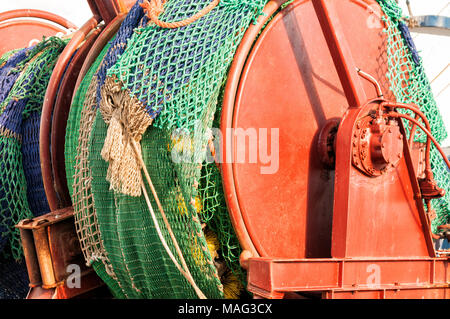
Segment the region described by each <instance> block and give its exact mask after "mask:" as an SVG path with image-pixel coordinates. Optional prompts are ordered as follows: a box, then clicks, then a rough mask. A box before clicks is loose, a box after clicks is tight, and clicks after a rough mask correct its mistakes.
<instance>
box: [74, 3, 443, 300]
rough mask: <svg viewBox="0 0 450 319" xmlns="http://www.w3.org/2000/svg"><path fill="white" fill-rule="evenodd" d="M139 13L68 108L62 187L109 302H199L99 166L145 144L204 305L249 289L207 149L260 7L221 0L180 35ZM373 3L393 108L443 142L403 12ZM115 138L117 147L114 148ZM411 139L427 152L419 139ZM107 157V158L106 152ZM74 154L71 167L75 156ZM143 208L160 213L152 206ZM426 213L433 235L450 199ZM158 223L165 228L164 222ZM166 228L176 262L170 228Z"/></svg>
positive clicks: (169, 8)
mask: <svg viewBox="0 0 450 319" xmlns="http://www.w3.org/2000/svg"><path fill="white" fill-rule="evenodd" d="M141 2H142V1H138V2H137V3H136V5H135V6H134V7H133V9H132V10H131V12H130V14H129V15H128V16H127V18H126V20H125V22H124V24H123V25H122V27H121V28H120V30H119V32H118V34H117V36H116V38H115V39H114V40H113V41H111V43H110V44H109V45H108V47H107V48H105V49H104V51H103V53H102V55H101V56H100V57H99V58H98V59H97V61H96V62H95V64H94V66H93V67H92V68H91V70H90V71H89V73H88V75H87V76H86V77H85V79H84V80H83V83H82V85H81V86H80V89H79V90H78V92H77V96H76V98H75V101H76V102H75V104H74V105H73V110H72V109H71V116H70V119H71V120H70V121H72V120H73V121H75V122H76V123H75V124H74V126H72V129H71V131H72V132H79V135H77V134H75V135H77V139H76V140H72V142H70V143H68V144H67V143H66V144H67V145H68V146H66V158H67V159H68V160H69V162H70V163H72V164H73V165H66V167H67V168H68V173H67V175H68V177H70V178H71V176H72V175H74V176H75V178H74V179H70V181H71V183H72V185H71V186H73V193H72V197H73V199H74V201H73V202H74V205H75V211H76V216H77V217H76V224H77V231H78V234H79V237H80V241H81V243H82V247H83V251H84V252H85V257H86V260H87V261H88V263H90V264H92V265H93V267H94V269H95V270H96V271H97V273H98V274H99V275H100V277H102V278H103V279H104V280H105V281H106V282H107V284H108V286H109V287H110V289H111V290H112V292H113V294H114V295H115V296H116V297H119V298H195V297H196V294H195V292H194V290H193V289H192V287H191V286H190V285H189V283H188V282H187V281H186V280H185V278H184V277H183V276H182V275H181V274H180V272H179V271H178V270H177V269H176V267H175V265H174V264H173V263H172V261H171V260H170V259H169V257H168V255H167V253H166V251H165V250H164V248H163V246H162V244H161V241H160V239H159V238H158V236H157V231H156V229H155V226H154V224H153V222H152V220H151V218H150V214H149V209H148V207H147V204H146V202H145V201H144V199H143V197H142V196H135V195H133V194H129V193H127V188H124V187H122V186H123V185H122V184H121V183H125V180H132V179H133V178H135V176H134V175H133V176H132V177H133V178H130V176H131V175H126V174H124V175H123V176H122V177H119V179H120V178H122V179H123V180H122V181H120V182H119V183H117V184H116V185H114V183H113V179H114V178H115V175H114V172H113V171H114V169H117V170H118V171H119V172H120V170H119V169H118V168H117V167H119V168H120V165H117V161H116V159H119V160H121V159H123V158H125V156H124V157H123V158H121V157H120V156H119V157H118V158H113V157H110V161H109V162H107V161H105V156H104V154H105V145H106V141H108V140H110V141H113V142H115V143H118V144H120V143H121V142H123V141H125V142H124V143H122V144H125V145H122V146H121V147H122V148H120V149H119V150H120V152H123V153H126V152H127V151H128V150H127V147H128V146H127V145H126V144H127V142H126V138H129V136H132V138H135V139H136V141H138V142H140V145H141V153H142V157H143V159H144V162H145V164H146V167H147V169H148V171H149V174H150V177H151V179H152V181H153V184H154V186H155V189H156V192H157V194H158V197H159V199H160V201H161V204H162V206H163V208H164V211H165V213H166V215H167V217H168V219H169V223H170V225H171V227H172V228H173V231H174V233H175V237H176V239H177V242H178V243H179V245H180V248H181V251H182V253H183V256H184V258H185V259H186V262H187V264H188V267H189V270H190V271H191V273H192V275H193V277H194V280H195V282H196V283H197V285H198V286H199V287H200V289H201V290H202V291H203V292H204V293H205V294H206V295H207V297H210V298H220V297H224V296H225V297H227V298H235V297H238V296H239V295H240V290H241V289H242V286H244V285H245V272H244V271H243V270H242V268H241V267H240V265H239V255H240V252H241V247H240V245H239V242H238V240H237V237H236V235H235V233H234V230H233V227H232V225H231V221H230V218H229V216H228V211H227V208H226V203H225V198H224V194H223V191H222V184H221V183H222V182H221V176H220V172H219V170H218V168H217V166H216V165H215V163H213V162H212V161H211V156H210V154H209V149H208V145H209V143H210V142H211V139H212V138H211V131H210V130H211V128H212V127H217V123H218V120H219V118H220V108H219V107H218V106H219V105H221V102H222V93H223V88H224V84H225V82H226V74H227V71H228V68H229V66H230V63H231V61H232V59H233V56H234V53H235V50H236V47H237V46H238V44H239V42H240V40H241V38H242V36H243V34H244V32H245V30H246V29H247V27H248V26H249V24H250V23H251V22H252V21H253V20H254V19H255V18H257V17H258V15H259V14H260V13H261V10H262V8H263V5H264V3H265V1H262V0H261V1H257V0H254V1H250V0H247V1H226V0H223V1H221V2H220V4H219V6H218V7H216V8H215V9H213V10H212V11H211V12H210V13H209V14H207V15H206V16H204V17H203V18H201V19H199V20H197V21H196V22H194V23H192V24H190V25H188V26H186V27H182V28H176V29H163V28H160V27H158V26H155V25H154V24H152V23H150V24H148V25H147V22H148V19H146V17H145V16H144V15H143V10H142V8H140V6H139V4H140V3H141ZM379 3H380V5H381V7H382V9H383V10H384V12H385V13H386V16H384V17H383V18H382V19H383V21H385V23H386V29H385V32H386V33H387V35H388V43H387V50H388V60H389V61H388V63H389V72H388V74H387V76H388V79H389V81H390V84H391V87H390V89H391V90H392V92H393V93H394V95H395V97H396V99H397V100H398V101H399V102H404V103H415V104H417V105H419V106H420V107H421V110H422V111H423V112H424V113H425V114H426V115H427V117H428V118H429V120H430V123H431V126H432V132H433V134H434V136H435V137H436V138H437V139H438V140H439V141H440V140H442V139H444V138H445V137H446V132H445V128H444V124H443V120H442V117H441V116H440V115H439V112H438V109H437V106H436V103H435V102H434V99H433V96H432V94H431V90H430V87H429V82H428V80H427V79H426V76H425V73H424V71H423V67H422V64H421V60H420V57H419V55H418V54H417V51H416V50H415V48H414V46H413V43H412V41H410V38H409V33H408V30H407V28H406V26H405V25H403V24H402V22H401V20H400V17H401V12H400V11H399V9H398V6H397V5H396V4H395V2H394V1H382V0H380V1H379ZM208 4H209V1H208V0H202V1H188V0H169V1H167V2H166V3H165V6H164V12H163V13H162V14H161V15H160V19H161V20H164V21H167V22H170V21H179V20H182V19H185V18H187V17H190V16H192V15H194V14H195V13H197V12H198V11H199V10H201V9H203V8H204V7H205V6H206V5H208ZM105 50H106V51H107V53H106V54H105V53H104V52H105ZM103 54H105V55H104V57H103ZM96 70H98V71H96ZM94 73H95V75H94ZM117 87H119V88H120V89H117ZM117 101H121V102H123V103H116V102H117ZM105 105H106V106H105ZM108 107H110V108H109V109H108ZM127 107H129V109H126V108H127ZM136 110H138V111H136ZM72 111H73V114H72ZM131 111H133V112H135V111H136V117H135V118H130V116H129V112H131ZM108 112H109V113H108ZM127 112H128V113H127ZM72 116H73V117H72ZM149 119H150V120H149ZM141 120H142V122H139V121H141ZM114 121H119V123H120V124H121V125H123V126H124V127H125V128H123V129H119V130H117V127H116V131H114V132H113V129H114V128H113V126H114V125H113V124H114ZM133 121H134V122H133ZM144 122H145V123H146V124H145V125H141V126H140V124H142V123H144ZM149 123H151V124H153V125H151V126H150V124H149ZM125 124H127V125H125ZM133 125H134V126H133ZM119 126H120V125H119ZM133 128H134V129H133ZM112 133H114V134H116V133H118V136H122V137H121V138H122V139H120V138H119V139H115V140H114V139H112V138H111V136H110V135H113V134H112ZM114 136H117V135H114ZM125 136H128V137H125ZM73 138H74V137H73V136H72V137H69V136H68V137H67V139H68V140H70V139H73ZM416 139H417V140H418V141H424V134H423V132H422V133H420V132H419V134H418V135H417V138H416ZM115 143H111V144H113V145H114V144H115ZM75 149H76V152H75V151H74V150H75ZM111 150H112V151H113V150H114V148H113V147H112V148H111V149H107V151H110V152H111ZM75 153H76V154H77V157H76V158H75V157H72V156H73V154H75ZM436 154H437V153H436V150H435V149H434V148H433V153H432V161H433V163H432V165H433V172H434V174H435V177H436V179H437V181H438V183H439V185H440V186H441V187H443V186H444V188H446V190H447V193H448V182H449V180H450V179H449V178H448V172H447V171H446V170H445V167H444V166H443V165H441V164H444V163H443V162H442V160H441V159H440V158H438V157H437V156H436ZM129 160H130V158H126V161H124V163H126V164H129V162H127V161H129ZM115 161H116V162H115ZM134 166H135V167H137V168H138V167H139V166H138V165H137V164H136V165H134ZM72 167H74V170H72ZM114 167H115V168H114ZM127 169H129V168H127ZM442 169H443V170H442ZM127 172H130V170H128V171H127ZM116 173H117V172H116ZM133 173H136V172H133ZM116 175H117V174H116ZM119 175H120V174H119ZM68 180H69V179H68ZM137 185H138V186H139V184H137ZM116 186H117V187H116ZM71 188H72V187H69V189H71ZM147 192H148V193H150V191H149V189H147ZM447 196H448V195H447ZM77 198H78V200H76V199H77ZM150 201H151V204H152V206H153V207H157V205H156V202H155V200H154V198H152V197H151V198H150ZM433 202H434V207H435V209H436V211H437V214H438V218H437V219H436V220H435V221H434V222H433V225H434V226H433V227H434V228H433V229H434V230H436V225H439V224H441V223H443V222H444V221H446V220H447V218H448V205H447V203H448V197H446V198H444V199H441V200H439V201H433ZM77 203H78V204H77ZM436 203H439V204H436ZM157 218H158V222H159V224H160V225H164V223H163V220H162V217H161V216H160V215H159V214H157ZM162 228H163V229H162V230H163V236H164V238H165V239H166V241H167V242H168V244H169V246H170V249H171V250H172V251H175V247H174V245H173V243H172V241H171V239H170V237H169V235H168V231H167V229H165V227H162ZM177 259H179V258H177ZM178 262H180V260H178ZM223 264H225V265H226V266H225V267H223ZM227 288H228V289H227Z"/></svg>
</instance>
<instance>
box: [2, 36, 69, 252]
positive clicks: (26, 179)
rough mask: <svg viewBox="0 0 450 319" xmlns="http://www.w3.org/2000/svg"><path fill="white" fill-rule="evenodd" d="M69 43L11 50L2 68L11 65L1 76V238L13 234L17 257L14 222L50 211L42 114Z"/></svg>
mask: <svg viewBox="0 0 450 319" xmlns="http://www.w3.org/2000/svg"><path fill="white" fill-rule="evenodd" d="M64 46H65V42H64V41H62V40H60V39H58V38H49V39H47V40H44V41H42V42H41V43H39V44H38V45H36V46H35V47H33V48H31V49H24V50H20V51H19V52H17V53H16V54H15V55H12V57H11V59H10V60H8V62H6V64H5V66H4V67H3V68H2V71H6V70H5V69H6V68H7V67H8V66H9V67H10V69H9V70H8V71H7V73H6V75H5V76H4V77H3V78H2V88H1V91H2V95H3V97H4V98H3V100H2V102H1V104H0V110H1V114H0V131H1V134H0V159H1V161H0V167H1V174H2V176H1V180H0V203H1V204H0V205H1V214H0V228H1V229H2V231H1V232H0V238H1V239H0V242H3V244H4V243H5V239H6V238H8V239H9V244H10V246H11V247H10V248H11V251H12V255H13V257H14V258H15V259H20V258H21V256H22V248H21V244H20V235H19V231H18V229H15V228H14V225H16V224H17V223H18V222H19V221H20V220H22V219H25V218H31V217H33V216H37V215H41V214H42V213H46V212H48V206H47V204H46V199H45V193H44V190H43V185H42V176H41V172H40V164H39V145H38V135H39V124H40V119H39V118H40V111H41V107H42V103H43V99H44V95H45V92H46V89H47V83H48V81H49V79H50V75H51V72H52V69H53V67H54V65H55V63H56V59H57V57H58V56H59V54H60V52H61V51H62V49H63V48H64ZM14 61H20V62H18V63H15V62H14ZM5 91H7V92H5Z"/></svg>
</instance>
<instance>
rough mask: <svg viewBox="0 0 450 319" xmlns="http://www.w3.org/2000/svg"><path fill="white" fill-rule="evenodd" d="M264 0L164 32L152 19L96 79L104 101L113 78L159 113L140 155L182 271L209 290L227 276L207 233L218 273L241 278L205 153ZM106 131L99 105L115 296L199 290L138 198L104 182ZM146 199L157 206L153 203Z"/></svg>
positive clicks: (181, 10) (105, 223) (184, 11)
mask: <svg viewBox="0 0 450 319" xmlns="http://www.w3.org/2000/svg"><path fill="white" fill-rule="evenodd" d="M264 2H265V1H244V2H238V1H221V4H219V6H218V7H217V8H215V9H213V10H212V11H211V12H210V13H209V14H207V15H206V16H205V17H203V18H201V19H199V20H198V21H196V22H194V23H192V24H190V25H189V26H187V27H183V28H178V29H173V30H169V29H162V28H160V27H156V26H154V25H153V24H151V23H150V24H148V25H147V26H143V27H140V28H136V29H135V32H134V34H133V36H132V37H131V39H130V40H129V42H128V45H127V48H126V50H125V52H124V53H123V55H121V57H120V59H119V60H118V62H117V63H116V64H114V66H113V67H112V68H111V69H110V70H109V71H108V76H109V78H107V79H106V83H105V85H104V86H103V87H102V90H103V91H102V101H103V103H104V101H105V100H106V101H107V102H109V98H110V97H109V96H108V94H109V93H111V92H104V91H106V90H107V88H108V87H111V85H112V84H111V82H108V81H110V79H111V78H113V77H115V78H116V79H117V80H119V81H122V82H121V83H123V84H124V87H123V89H124V91H122V92H125V93H126V94H127V96H129V98H130V99H133V98H134V99H135V100H137V101H138V102H137V104H139V105H145V107H144V108H143V109H142V110H143V111H146V112H148V113H147V114H148V115H149V116H150V117H153V118H156V122H155V123H154V125H152V126H151V127H149V128H148V129H147V130H146V131H145V133H144V134H143V136H142V141H141V145H142V157H143V159H144V162H145V163H146V165H147V168H148V171H149V174H150V176H151V179H152V182H153V184H154V186H155V189H156V193H157V194H158V197H159V200H160V201H161V204H162V206H163V209H164V212H165V214H166V215H167V218H168V220H169V224H170V225H171V227H172V228H173V232H174V234H175V237H176V239H177V242H178V244H179V246H180V249H181V251H182V254H183V257H184V258H185V259H186V262H187V265H188V268H189V271H190V272H191V273H192V276H193V278H194V281H195V282H196V284H197V285H198V286H199V288H200V289H201V290H202V291H203V293H205V295H206V296H207V297H209V298H221V297H224V289H223V286H222V283H221V279H222V280H223V279H224V276H225V274H224V272H223V271H221V272H220V273H219V271H218V270H217V269H218V268H217V267H216V263H217V259H216V256H217V255H216V254H217V252H215V251H214V250H211V249H210V247H211V245H210V242H209V241H208V240H207V237H208V238H210V237H211V236H210V234H211V233H214V234H215V236H216V237H217V241H218V242H219V247H218V248H216V249H217V250H219V251H220V255H221V259H222V260H224V261H225V263H226V264H227V266H228V268H230V269H231V270H229V271H228V272H227V271H225V273H227V274H228V275H230V273H231V274H232V275H233V276H235V277H236V281H239V280H241V281H243V280H244V276H245V275H244V273H243V271H242V270H241V268H240V266H239V262H238V259H239V254H240V250H241V248H240V246H239V243H238V240H237V238H236V235H235V234H234V231H233V229H232V226H231V222H230V220H229V217H228V212H227V209H226V204H225V200H224V198H223V194H222V185H221V181H220V174H219V171H218V168H217V167H216V166H215V164H214V163H211V161H209V162H208V161H206V160H205V158H206V156H207V151H208V148H207V145H208V142H209V141H210V138H211V135H210V129H211V127H212V125H213V120H214V117H215V115H216V111H217V105H218V104H220V103H221V98H220V93H221V91H222V89H223V84H224V83H225V81H226V74H227V72H228V68H229V66H230V64H231V62H232V60H233V56H234V52H235V50H236V48H237V46H238V45H239V42H240V39H241V38H242V36H243V34H244V32H245V30H246V29H247V27H248V26H249V25H250V23H251V22H252V21H254V19H255V18H257V17H258V15H259V14H260V13H261V10H262V8H263V6H264ZM208 4H209V2H208V1H195V2H192V1H168V2H166V4H165V6H164V9H165V10H164V13H163V14H162V15H161V16H160V18H161V19H165V21H178V20H180V19H184V18H186V17H189V16H192V15H194V14H195V13H197V12H198V11H199V10H200V9H202V8H203V7H205V6H206V5H208ZM124 74H125V75H126V76H125V78H122V77H123V75H124ZM155 78H157V80H155ZM125 85H127V86H128V87H125ZM114 93H117V92H114ZM117 94H120V92H119V93H117ZM141 103H142V104H141ZM100 104H101V103H100ZM108 129H109V128H108V125H107V124H106V123H105V122H104V116H103V114H102V113H101V112H98V113H97V117H96V119H95V122H94V125H93V127H92V129H91V133H90V142H89V145H90V149H89V152H88V153H89V155H88V158H89V160H88V162H89V170H90V172H91V174H92V179H91V187H92V194H93V203H94V207H95V212H96V218H97V220H98V227H99V232H100V234H101V241H102V243H103V245H104V250H105V254H104V255H105V256H107V259H108V264H109V265H110V269H109V270H110V272H111V273H113V276H114V279H115V280H116V282H117V284H118V286H119V287H120V289H121V291H120V292H119V293H117V294H116V295H122V296H126V297H129V298H142V297H145V298H194V297H196V294H195V292H194V290H193V288H192V287H191V286H190V284H189V283H188V282H187V281H186V279H185V278H184V277H183V276H182V275H181V273H180V272H179V271H178V270H177V269H176V267H175V265H174V264H173V262H172V261H171V260H170V259H169V257H168V255H167V252H166V251H165V250H164V248H163V246H162V244H161V241H160V239H159V238H158V236H157V232H156V229H155V225H154V224H153V222H152V220H151V218H150V214H149V208H148V207H147V204H146V202H145V200H144V198H143V197H142V196H141V197H133V196H129V195H126V194H122V193H121V192H120V191H118V190H113V189H111V185H110V183H109V182H108V181H107V177H108V174H109V173H108V165H109V164H108V163H107V162H105V160H104V159H103V158H102V156H101V154H102V149H103V147H104V144H105V140H106V139H107V135H108ZM180 159H181V160H180ZM76 174H77V173H76ZM76 174H75V175H76ZM147 192H148V193H150V190H149V189H148V187H147ZM150 197H151V198H150V201H151V204H152V206H153V207H154V208H155V210H156V207H157V205H156V202H155V200H154V198H153V197H152V196H150ZM156 215H157V217H158V219H159V224H160V226H161V229H162V231H163V235H164V237H165V239H166V241H167V243H168V244H169V246H170V248H171V251H173V252H174V251H175V247H174V245H173V242H172V240H171V239H170V237H169V236H168V230H167V229H166V228H165V225H164V223H163V220H162V219H161V218H162V217H161V216H160V215H159V212H158V211H157V214H156ZM212 237H214V236H212ZM213 256H214V257H213ZM176 258H177V259H178V262H179V263H180V260H179V257H178V256H176ZM219 275H220V276H219ZM223 281H225V280H223ZM231 295H233V294H231Z"/></svg>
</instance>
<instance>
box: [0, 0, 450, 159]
mask: <svg viewBox="0 0 450 319" xmlns="http://www.w3.org/2000/svg"><path fill="white" fill-rule="evenodd" d="M398 3H399V4H400V6H401V8H402V9H403V14H404V15H407V16H414V17H420V16H429V15H432V16H443V17H446V21H447V23H448V19H450V18H449V17H450V1H448V0H409V1H406V0H398ZM408 3H409V5H408ZM26 8H30V9H40V10H46V11H50V12H52V13H56V14H58V15H60V16H62V17H64V18H66V19H68V20H70V21H71V22H72V23H74V24H76V25H77V26H81V25H82V24H83V23H84V22H85V21H86V20H87V19H89V18H90V17H91V11H90V9H89V6H88V4H87V2H86V1H85V0H71V1H61V0H13V1H6V0H2V1H1V3H0V11H8V10H13V9H26ZM444 20H445V19H444ZM444 23H445V22H444ZM447 27H450V26H448V25H447ZM412 36H413V39H414V41H415V43H416V46H417V49H418V50H419V52H420V55H421V57H422V58H423V61H424V66H425V70H426V72H427V75H428V78H429V80H430V82H431V87H432V90H433V93H434V96H435V99H436V101H437V103H438V106H439V108H440V110H441V113H442V116H443V117H444V121H445V123H446V126H447V131H448V132H449V135H450V89H449V86H450V67H449V64H450V29H448V28H447V29H443V28H430V27H415V28H412ZM442 145H443V146H444V147H448V151H449V152H450V137H449V138H447V139H446V140H445V141H444V142H443V143H442ZM449 155H450V153H449Z"/></svg>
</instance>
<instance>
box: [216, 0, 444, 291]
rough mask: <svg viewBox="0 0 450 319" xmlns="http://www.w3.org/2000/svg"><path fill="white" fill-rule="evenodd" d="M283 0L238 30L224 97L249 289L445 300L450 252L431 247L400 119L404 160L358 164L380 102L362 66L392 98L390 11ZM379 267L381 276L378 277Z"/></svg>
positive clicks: (236, 222) (353, 0)
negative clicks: (374, 170) (376, 172)
mask: <svg viewBox="0 0 450 319" xmlns="http://www.w3.org/2000/svg"><path fill="white" fill-rule="evenodd" d="M282 2H283V1H276V0H273V1H269V3H268V4H267V6H266V8H265V9H264V11H265V13H266V15H265V16H263V17H260V18H259V19H258V23H257V24H255V25H251V26H250V28H249V29H248V30H247V32H246V34H245V35H244V38H243V40H242V42H241V44H240V46H239V47H238V50H237V52H236V54H235V58H234V61H233V64H232V66H231V68H230V71H229V74H228V82H227V85H226V88H225V93H224V100H223V108H222V118H221V133H222V144H221V145H222V147H221V152H220V157H219V158H221V159H222V164H221V172H222V179H223V185H224V192H225V198H226V201H227V205H228V209H229V213H230V217H231V221H232V223H233V226H234V229H235V231H236V233H237V236H238V238H239V241H240V243H241V246H242V248H243V249H244V251H243V253H242V254H241V260H240V261H241V265H242V266H243V267H244V268H246V269H247V274H248V286H247V289H248V290H249V291H250V292H252V293H254V294H255V295H256V296H259V297H265V298H283V297H285V296H286V294H289V293H292V292H301V293H305V292H306V293H314V294H316V295H317V296H319V297H322V298H448V296H449V293H450V272H449V271H448V257H443V256H441V255H440V256H437V252H436V251H435V249H434V247H433V242H432V238H431V231H430V226H429V223H428V220H427V217H426V212H425V210H424V206H423V199H422V197H421V196H422V195H421V189H420V188H419V184H418V180H417V177H416V176H417V175H416V172H415V169H414V164H413V163H414V160H415V159H414V158H413V157H412V153H411V151H410V150H409V148H408V141H407V139H406V133H405V129H404V126H403V124H402V122H401V121H394V122H395V123H397V125H398V129H399V132H400V133H398V135H397V136H398V137H400V139H401V142H400V144H403V151H402V152H401V153H399V154H398V156H399V158H400V159H399V162H398V166H394V167H393V168H392V169H391V170H389V171H388V172H387V174H385V175H382V176H377V177H374V176H371V175H369V176H368V175H366V174H364V173H362V172H361V171H360V170H358V168H357V167H356V166H355V165H356V164H353V162H352V157H356V158H358V156H364V154H363V153H361V155H358V154H357V153H355V151H356V146H357V145H356V143H355V142H354V141H355V140H353V138H356V137H357V136H358V135H356V134H357V132H358V129H359V125H360V123H362V122H361V120H363V119H368V118H369V117H370V116H369V114H368V112H369V110H377V107H378V106H377V105H378V104H377V103H379V101H380V99H379V98H377V97H378V96H379V94H378V92H377V89H376V86H375V85H374V82H370V81H369V80H367V78H362V77H360V76H359V74H358V72H359V71H357V70H359V69H360V70H362V71H364V72H366V73H367V74H369V75H372V76H373V77H374V79H375V80H376V81H377V82H378V84H379V85H380V86H381V88H382V91H383V93H384V98H385V99H386V100H388V101H395V98H394V97H393V95H392V93H391V92H390V90H389V85H390V83H389V81H388V79H387V76H386V74H387V71H388V65H387V61H388V60H387V49H386V46H387V38H386V34H385V33H384V32H383V27H384V22H383V20H382V19H381V17H382V16H383V15H384V13H383V12H382V11H381V8H380V7H379V5H378V4H377V2H376V1H375V0H343V1H335V0H296V1H294V2H292V3H291V4H289V5H288V6H286V7H285V8H283V9H282V10H278V9H279V8H280V6H281V4H282ZM269 17H271V19H270V21H269V22H267V21H268V19H269ZM263 27H265V28H264V30H262V28H263ZM261 30H262V32H261ZM372 114H374V113H372ZM333 125H334V127H335V129H336V131H335V133H333V134H334V136H332V135H330V134H329V133H330V128H333ZM238 131H239V132H238ZM324 132H326V133H328V135H326V134H325V136H332V138H333V140H332V143H330V144H325V147H327V148H328V149H332V151H331V152H332V153H333V156H334V158H335V165H334V166H333V167H330V166H329V163H328V159H327V158H324V152H323V148H321V147H322V144H323V143H324V139H323V137H324V135H323V134H324ZM255 136H256V138H255ZM272 138H273V140H272ZM251 140H253V142H255V141H256V146H255V145H253V148H251V147H250V145H249V144H250V143H249V141H251ZM325 142H327V141H326V140H325ZM321 143H322V144H321ZM397 143H398V139H397ZM264 144H266V145H264ZM276 145H278V147H274V146H276ZM266 146H267V149H266V150H264V147H266ZM391 146H392V145H389V146H388V147H391ZM261 148H262V149H261ZM264 151H266V152H265V153H264ZM271 151H272V152H275V153H276V152H278V154H273V153H272V154H271ZM243 155H245V160H244V161H242V159H243V158H244V157H243ZM269 155H271V157H270V158H269V160H270V161H268V159H267V157H268V156H269ZM251 158H256V161H252V160H250V159H251ZM272 161H275V162H272ZM263 168H265V169H266V170H267V169H269V170H270V169H273V170H272V171H271V172H269V173H267V171H266V173H262V169H263ZM374 269H375V271H376V272H379V273H381V274H382V275H381V276H379V277H377V280H375V282H374V283H373V282H372V281H371V280H372V279H373V278H372V279H371V277H370V275H371V274H373V273H372V272H373V271H374ZM375 277H376V276H375Z"/></svg>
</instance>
